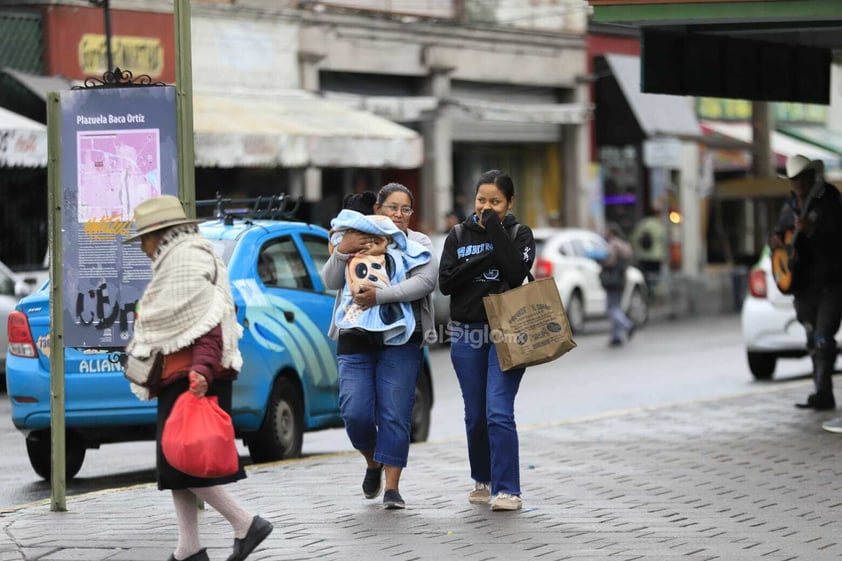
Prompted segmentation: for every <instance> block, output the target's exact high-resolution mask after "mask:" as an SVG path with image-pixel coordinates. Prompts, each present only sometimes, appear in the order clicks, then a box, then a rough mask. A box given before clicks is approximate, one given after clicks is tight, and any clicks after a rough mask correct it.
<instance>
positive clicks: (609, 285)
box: [599, 259, 626, 290]
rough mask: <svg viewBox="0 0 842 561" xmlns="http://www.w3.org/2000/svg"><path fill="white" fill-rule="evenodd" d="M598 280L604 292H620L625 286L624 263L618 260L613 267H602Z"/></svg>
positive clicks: (622, 260)
mask: <svg viewBox="0 0 842 561" xmlns="http://www.w3.org/2000/svg"><path fill="white" fill-rule="evenodd" d="M599 280H600V282H602V288H604V289H605V290H621V289H622V288H623V287H624V286H626V261H625V260H624V259H618V260H617V263H616V264H615V265H614V266H613V267H605V266H603V267H602V270H601V271H600V272H599Z"/></svg>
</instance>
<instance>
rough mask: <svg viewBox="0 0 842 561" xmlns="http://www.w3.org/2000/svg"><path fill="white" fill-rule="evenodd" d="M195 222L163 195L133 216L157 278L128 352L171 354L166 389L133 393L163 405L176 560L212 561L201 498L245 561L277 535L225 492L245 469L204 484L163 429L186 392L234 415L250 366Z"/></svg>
mask: <svg viewBox="0 0 842 561" xmlns="http://www.w3.org/2000/svg"><path fill="white" fill-rule="evenodd" d="M197 222H198V221H197V220H191V219H188V218H187V216H186V215H185V213H184V209H183V207H182V206H181V202H180V201H179V200H178V199H177V198H176V197H173V196H170V195H161V196H158V197H153V198H151V199H148V200H146V201H143V202H142V203H140V204H139V205H137V207H135V211H134V223H135V226H136V233H135V235H133V236H131V237H129V238H127V239H126V240H125V243H129V242H133V241H136V240H138V239H139V240H140V247H141V250H142V251H143V252H144V253H145V254H146V255H147V256H148V257H149V258H150V259H151V260H152V279H151V280H150V282H149V284H148V285H147V287H146V289H145V290H144V292H143V295H142V296H141V298H140V301H139V302H138V309H137V313H136V317H135V322H134V334H133V336H132V340H131V341H130V343H129V346H130V347H131V348H133V349H134V350H135V352H137V353H138V354H139V355H140V356H144V355H147V354H149V352H151V351H153V350H160V351H161V352H162V353H163V354H164V367H163V373H162V375H161V383H160V384H159V385H158V386H154V387H151V388H149V391H148V395H147V394H146V393H145V392H144V389H143V388H138V387H136V386H135V387H133V391H135V393H137V394H138V395H139V397H141V398H150V397H157V398H158V419H157V432H156V450H157V453H156V467H157V475H158V489H161V490H164V489H170V490H171V491H172V496H173V503H174V504H175V514H176V520H177V522H178V545H177V546H176V549H175V552H174V553H173V554H172V555H171V556H170V558H169V561H208V555H207V551H206V549H204V548H202V547H201V541H200V539H199V512H198V504H197V497H198V498H199V499H201V500H203V501H205V502H206V503H208V504H209V505H211V506H212V507H213V508H214V509H215V510H216V511H217V512H219V513H220V514H221V515H222V516H224V517H225V519H226V520H227V521H228V522H229V524H231V527H232V528H233V530H234V549H233V552H232V553H231V555H230V556H229V557H228V561H242V560H243V559H245V558H246V557H248V555H249V554H250V553H251V552H252V551H253V550H254V549H255V548H256V547H257V546H258V545H259V544H260V543H261V542H262V541H263V540H265V539H266V537H267V536H268V535H269V534H270V533H271V532H272V529H273V526H272V524H271V523H269V522H268V521H266V520H265V519H263V518H261V517H260V516H255V515H252V514H251V513H249V512H248V511H246V510H245V509H244V508H243V507H242V506H240V504H239V502H238V501H237V500H236V499H235V498H234V497H233V496H232V495H230V494H229V493H228V491H226V490H225V488H224V487H223V486H224V485H225V484H226V483H232V482H234V481H237V480H240V479H243V478H245V477H246V474H245V472H244V471H243V468H242V466H240V468H239V469H238V471H237V472H235V473H234V474H232V475H230V476H226V477H219V478H200V477H194V476H192V475H187V474H186V473H183V472H181V471H178V470H177V469H175V468H174V467H172V466H171V465H170V464H169V463H168V462H167V459H166V457H165V456H164V454H163V452H162V450H161V435H162V432H163V428H164V424H165V423H166V421H167V418H168V417H169V415H170V412H171V411H172V408H173V405H174V404H175V402H176V399H177V398H178V397H179V396H180V395H181V394H183V393H184V392H186V391H190V392H192V393H194V394H195V395H197V396H200V397H201V396H204V395H208V396H216V397H217V399H218V402H219V406H220V407H221V408H222V409H223V410H224V411H225V412H227V413H228V414H229V415H230V413H231V385H232V382H233V381H234V380H235V379H236V378H237V372H238V371H239V369H240V366H241V365H242V363H243V359H242V357H241V355H240V351H239V348H238V341H239V339H240V337H241V336H242V333H243V331H242V328H241V327H240V325H239V324H238V323H237V316H236V312H235V310H234V300H233V297H232V295H231V288H230V286H229V285H228V272H227V270H226V268H225V264H224V263H223V262H222V260H221V259H220V258H219V257H218V256H217V255H216V253H215V252H214V250H213V247H212V246H211V245H210V243H209V242H208V241H207V240H205V239H204V237H202V235H201V234H200V233H199V230H198V226H197V225H196V223H197Z"/></svg>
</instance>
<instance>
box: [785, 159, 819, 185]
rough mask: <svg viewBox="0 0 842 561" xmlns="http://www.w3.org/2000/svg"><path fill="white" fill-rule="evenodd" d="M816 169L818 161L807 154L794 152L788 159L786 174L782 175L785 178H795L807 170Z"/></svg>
mask: <svg viewBox="0 0 842 561" xmlns="http://www.w3.org/2000/svg"><path fill="white" fill-rule="evenodd" d="M811 169H816V162H814V161H812V160H811V159H810V158H808V157H807V156H802V155H801V154H793V155H792V156H790V157H789V158H787V159H786V174H784V175H781V176H780V177H782V178H783V179H795V178H796V177H798V176H799V175H801V174H802V173H804V172H805V171H807V170H811Z"/></svg>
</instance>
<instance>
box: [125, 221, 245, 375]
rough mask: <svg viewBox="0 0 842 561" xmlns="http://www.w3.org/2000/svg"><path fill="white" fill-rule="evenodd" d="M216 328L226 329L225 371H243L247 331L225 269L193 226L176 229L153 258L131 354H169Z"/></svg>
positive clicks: (138, 311) (166, 235)
mask: <svg viewBox="0 0 842 561" xmlns="http://www.w3.org/2000/svg"><path fill="white" fill-rule="evenodd" d="M217 325H221V326H222V363H221V366H222V368H224V369H233V370H237V371H239V370H240V367H241V366H242V364H243V359H242V356H241V355H240V350H239V347H238V345H237V342H238V341H239V339H240V337H242V335H243V329H242V327H241V326H240V324H238V323H237V316H236V312H235V309H234V299H233V297H232V294H231V288H230V286H229V284H228V271H227V269H226V267H225V264H224V263H223V262H222V260H221V259H220V258H219V256H218V255H217V254H216V252H215V251H214V250H213V247H212V246H211V244H210V242H208V241H207V240H206V239H204V238H203V237H202V236H201V234H199V233H198V230H197V229H196V226H195V225H186V226H177V227H175V228H172V229H170V230H169V231H167V233H166V234H164V237H163V238H162V239H161V243H160V245H159V246H158V252H157V253H156V255H155V257H154V258H153V261H152V280H151V281H150V282H149V284H148V285H147V287H146V290H145V291H144V292H143V296H142V297H141V299H140V302H138V310H137V317H136V318H135V323H134V335H133V336H132V340H131V341H130V342H129V344H128V346H127V350H131V351H132V352H133V353H134V354H136V355H138V356H149V354H151V353H152V352H153V351H154V350H160V351H161V352H163V353H164V354H165V355H166V354H171V353H174V352H175V351H177V350H179V349H183V348H185V347H189V346H190V345H192V344H193V342H194V341H196V339H198V338H199V337H201V336H202V335H204V334H205V333H207V332H208V331H210V330H211V329H213V328H214V327H216V326H217Z"/></svg>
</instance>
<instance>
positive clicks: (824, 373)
mask: <svg viewBox="0 0 842 561" xmlns="http://www.w3.org/2000/svg"><path fill="white" fill-rule="evenodd" d="M812 358H813V382H814V383H815V385H816V393H814V394H810V396H809V397H808V398H807V402H806V403H796V404H795V406H796V407H798V408H800V409H815V410H816V411H829V410H831V409H836V399H835V398H834V396H833V378H832V376H833V366H834V364H835V362H836V349H835V348H834V349H823V350H819V349H816V350H815V351H813V357H812Z"/></svg>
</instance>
